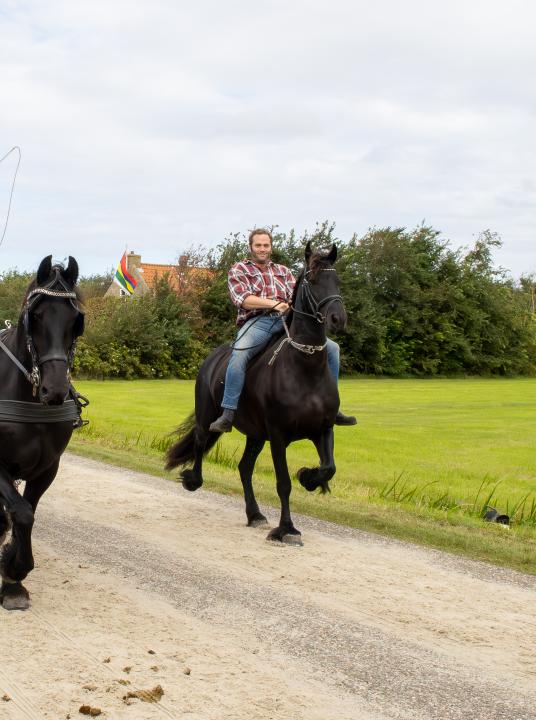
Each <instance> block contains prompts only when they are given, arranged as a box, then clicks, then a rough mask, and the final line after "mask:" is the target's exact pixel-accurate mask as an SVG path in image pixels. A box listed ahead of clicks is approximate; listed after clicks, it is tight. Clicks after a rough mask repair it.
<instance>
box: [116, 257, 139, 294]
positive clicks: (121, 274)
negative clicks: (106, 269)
mask: <svg viewBox="0 0 536 720" xmlns="http://www.w3.org/2000/svg"><path fill="white" fill-rule="evenodd" d="M114 281H115V282H116V283H117V284H118V285H119V286H120V287H121V288H122V289H123V290H126V292H127V293H128V294H129V295H132V293H133V292H134V290H135V289H136V285H137V284H138V281H137V280H135V279H134V278H133V277H132V275H131V274H130V273H129V271H128V270H127V254H126V252H124V253H123V257H122V258H121V260H120V261H119V265H118V266H117V270H116V272H115V277H114Z"/></svg>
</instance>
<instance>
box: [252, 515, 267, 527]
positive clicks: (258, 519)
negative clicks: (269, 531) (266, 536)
mask: <svg viewBox="0 0 536 720" xmlns="http://www.w3.org/2000/svg"><path fill="white" fill-rule="evenodd" d="M267 525H268V520H267V519H266V518H265V517H264V515H256V516H255V517H254V518H251V520H248V527H253V528H256V527H266V526H267Z"/></svg>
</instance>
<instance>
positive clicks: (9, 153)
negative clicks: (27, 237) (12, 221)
mask: <svg viewBox="0 0 536 720" xmlns="http://www.w3.org/2000/svg"><path fill="white" fill-rule="evenodd" d="M15 150H16V151H17V152H18V153H19V159H18V161H17V167H16V168H15V174H14V175H13V182H12V184H11V192H10V194H9V204H8V206H7V215H6V222H5V225H4V231H3V232H2V237H1V238H0V247H2V243H3V242H4V238H5V236H6V231H7V224H8V222H9V214H10V212H11V201H12V200H13V191H14V190H15V180H16V179H17V173H18V172H19V165H20V161H21V157H22V153H21V151H20V147H19V146H18V145H15V147H12V148H11V150H9V152H7V153H6V154H5V155H4V157H2V158H0V163H2V162H3V161H4V160H5V159H6V158H7V157H8V156H9V155H11V153H12V152H15Z"/></svg>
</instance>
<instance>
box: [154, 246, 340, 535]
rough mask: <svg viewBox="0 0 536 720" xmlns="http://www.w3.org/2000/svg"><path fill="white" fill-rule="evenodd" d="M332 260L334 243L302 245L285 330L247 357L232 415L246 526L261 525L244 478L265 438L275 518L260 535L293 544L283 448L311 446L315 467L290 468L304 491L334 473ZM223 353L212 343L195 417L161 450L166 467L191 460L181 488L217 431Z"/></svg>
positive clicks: (196, 481)
mask: <svg viewBox="0 0 536 720" xmlns="http://www.w3.org/2000/svg"><path fill="white" fill-rule="evenodd" d="M336 257H337V248H336V247H335V245H334V246H333V247H332V249H331V251H330V253H329V254H328V255H320V254H313V253H312V252H311V248H310V245H309V244H308V245H307V247H306V249H305V269H304V271H303V272H302V274H301V275H300V277H299V278H298V281H297V283H296V287H295V289H294V297H293V301H292V308H293V310H292V320H291V322H290V326H289V329H288V335H286V336H284V337H283V338H282V339H281V338H279V339H277V340H276V341H275V344H274V343H272V344H270V346H269V347H267V348H266V349H265V350H264V351H262V352H261V353H260V354H259V355H257V356H256V357H255V358H254V359H253V360H252V361H251V363H250V365H249V367H248V371H247V376H246V383H245V386H244V390H243V391H242V395H241V397H240V402H239V404H238V408H237V411H236V414H235V418H234V425H235V427H236V428H237V429H238V430H240V432H242V433H244V435H246V437H247V441H246V447H245V450H244V454H243V456H242V459H241V460H240V463H239V465H238V468H239V472H240V478H241V480H242V485H243V488H244V497H245V501H246V515H247V519H248V525H253V526H254V525H261V524H265V523H267V520H266V518H265V516H264V515H263V514H262V513H261V512H260V510H259V506H258V504H257V501H256V499H255V495H254V492H253V486H252V475H253V468H254V466H255V462H256V460H257V457H258V455H259V453H260V452H261V450H262V448H263V446H264V444H265V442H266V441H267V440H268V441H269V442H270V448H271V452H272V459H273V463H274V468H275V474H276V480H277V493H278V495H279V498H280V501H281V519H280V522H279V526H278V527H276V528H274V529H273V530H271V531H270V533H269V534H268V538H267V539H269V540H276V541H281V542H288V543H295V544H301V534H300V532H299V530H297V529H296V528H295V527H294V524H293V522H292V518H291V516H290V505H289V498H290V491H291V480H290V475H289V471H288V466H287V459H286V448H287V446H288V445H289V444H290V443H291V442H293V441H295V440H302V439H305V438H306V439H309V440H312V442H313V443H314V444H315V446H316V449H317V451H318V455H319V457H320V466H319V467H316V468H302V469H301V470H299V471H298V478H299V481H300V483H301V484H302V485H303V487H305V488H306V489H307V490H309V491H313V490H315V489H317V488H320V490H321V492H323V493H324V492H326V491H328V490H329V484H328V483H329V480H330V479H331V478H332V477H333V475H334V474H335V461H334V457H333V445H334V443H333V424H334V421H335V416H336V414H337V410H338V408H339V393H338V390H337V383H336V381H335V380H334V379H333V377H332V375H331V373H330V371H329V368H328V362H327V352H326V340H327V337H326V332H333V331H338V330H341V329H343V328H344V327H345V325H346V321H347V318H346V312H345V309H344V306H343V303H342V298H341V296H340V294H339V280H338V278H337V273H336V271H335V268H334V267H333V264H334V262H335V260H336ZM229 354H230V350H229V348H228V347H227V346H222V347H219V348H217V349H216V350H214V352H213V353H212V354H211V355H210V356H209V357H208V358H207V359H206V360H205V362H204V363H203V365H202V366H201V369H200V371H199V375H198V377H197V382H196V388H195V419H194V416H193V415H192V416H191V418H189V419H188V420H187V421H186V422H185V423H184V425H183V426H181V427H180V428H179V430H178V432H179V433H182V434H183V437H182V438H181V439H180V440H179V441H178V442H177V443H175V444H174V445H173V446H172V447H171V448H170V449H169V451H168V455H167V465H166V467H167V469H168V470H169V469H171V468H174V467H178V466H182V465H186V464H188V463H190V462H191V461H192V460H193V467H192V468H187V469H183V470H182V472H181V478H182V484H183V486H184V487H185V488H186V489H187V490H196V489H197V488H199V487H201V485H202V483H203V477H202V462H203V455H204V454H205V453H206V452H207V451H208V450H209V449H210V448H211V447H212V446H213V445H214V444H215V443H216V441H217V440H218V438H219V433H213V432H210V431H209V429H208V428H209V425H210V424H211V422H212V421H213V420H214V419H215V418H216V417H217V416H218V414H219V412H220V404H221V400H222V395H223V378H224V377H225V370H226V366H227V362H228V360H229Z"/></svg>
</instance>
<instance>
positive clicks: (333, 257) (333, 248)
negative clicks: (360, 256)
mask: <svg viewBox="0 0 536 720" xmlns="http://www.w3.org/2000/svg"><path fill="white" fill-rule="evenodd" d="M336 259H337V246H336V245H335V244H333V245H332V246H331V250H330V251H329V254H328V260H329V261H330V263H331V264H332V265H335V260H336Z"/></svg>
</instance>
